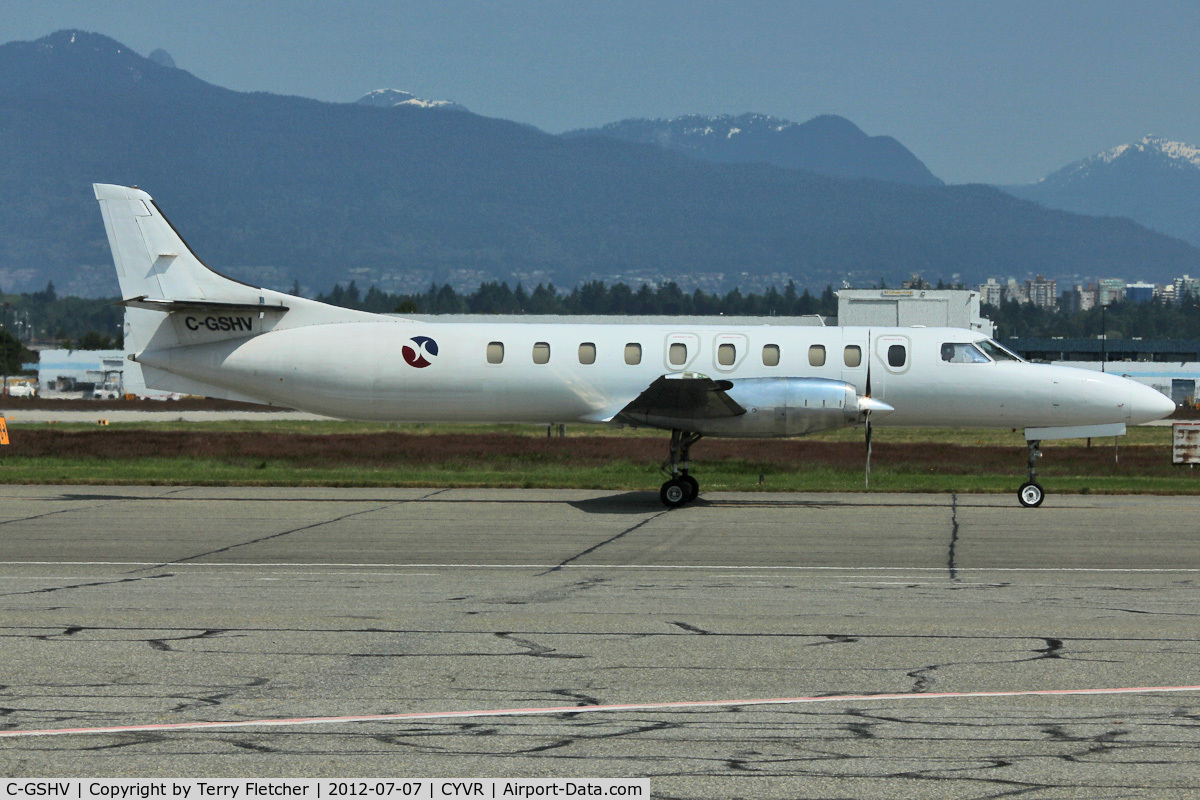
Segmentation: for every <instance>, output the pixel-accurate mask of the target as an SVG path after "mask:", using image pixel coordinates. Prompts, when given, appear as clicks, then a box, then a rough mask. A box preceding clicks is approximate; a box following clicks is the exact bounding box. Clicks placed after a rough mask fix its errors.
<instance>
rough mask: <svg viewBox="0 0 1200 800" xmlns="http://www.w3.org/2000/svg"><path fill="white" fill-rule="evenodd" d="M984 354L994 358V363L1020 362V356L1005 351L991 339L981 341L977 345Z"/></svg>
mask: <svg viewBox="0 0 1200 800" xmlns="http://www.w3.org/2000/svg"><path fill="white" fill-rule="evenodd" d="M975 344H976V346H978V347H979V348H980V349H981V350H983V352H985V353H987V354H988V355H989V356H991V357H992V359H993V360H994V361H1020V360H1021V358H1020V356H1017V355H1015V354H1013V353H1010V352H1009V351H1007V350H1005V349H1004V348H1003V347H1001V346H1000V345H998V344H996V343H995V342H993V341H992V340H991V339H981V340H979V341H978V342H976V343H975Z"/></svg>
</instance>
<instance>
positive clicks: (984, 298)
mask: <svg viewBox="0 0 1200 800" xmlns="http://www.w3.org/2000/svg"><path fill="white" fill-rule="evenodd" d="M979 302H981V303H983V304H984V305H985V306H998V305H1000V304H1001V303H1002V302H1004V284H1002V283H1000V282H999V281H998V280H996V279H995V278H988V279H987V283H981V284H979Z"/></svg>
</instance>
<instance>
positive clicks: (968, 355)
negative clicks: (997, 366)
mask: <svg viewBox="0 0 1200 800" xmlns="http://www.w3.org/2000/svg"><path fill="white" fill-rule="evenodd" d="M942 361H946V362H949V363H951V364H987V363H988V357H987V356H985V355H984V354H983V353H981V352H980V351H979V348H977V347H976V346H975V345H973V344H970V343H969V342H946V343H945V344H943V345H942Z"/></svg>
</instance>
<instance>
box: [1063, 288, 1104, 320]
mask: <svg viewBox="0 0 1200 800" xmlns="http://www.w3.org/2000/svg"><path fill="white" fill-rule="evenodd" d="M1095 305H1096V287H1095V286H1088V288H1086V289H1085V288H1083V286H1082V284H1078V283H1077V284H1075V286H1074V287H1072V288H1070V289H1065V290H1063V293H1062V294H1061V295H1059V296H1058V309H1059V311H1062V312H1064V313H1067V314H1071V313H1074V312H1076V311H1087V310H1088V309H1090V308H1092V307H1093V306H1095Z"/></svg>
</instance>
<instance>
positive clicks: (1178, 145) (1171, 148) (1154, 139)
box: [1089, 134, 1200, 167]
mask: <svg viewBox="0 0 1200 800" xmlns="http://www.w3.org/2000/svg"><path fill="white" fill-rule="evenodd" d="M1130 151H1132V152H1136V153H1160V154H1162V155H1164V156H1166V157H1167V158H1170V159H1172V160H1174V161H1182V162H1186V163H1188V164H1191V165H1192V166H1194V167H1200V147H1193V146H1191V145H1190V144H1184V143H1183V142H1173V141H1171V140H1170V139H1164V138H1163V137H1161V136H1154V135H1153V134H1151V135H1148V136H1143V137H1142V138H1141V139H1139V140H1138V141H1136V142H1132V143H1131V144H1123V145H1119V146H1118V147H1114V148H1112V149H1111V150H1105V151H1104V152H1103V153H1097V154H1096V155H1095V156H1093V157H1092V158H1091V159H1089V160H1090V161H1100V162H1102V163H1105V164H1111V163H1112V162H1113V161H1115V160H1116V159H1118V158H1120V157H1121V156H1122V155H1124V154H1125V153H1128V152H1130Z"/></svg>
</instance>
